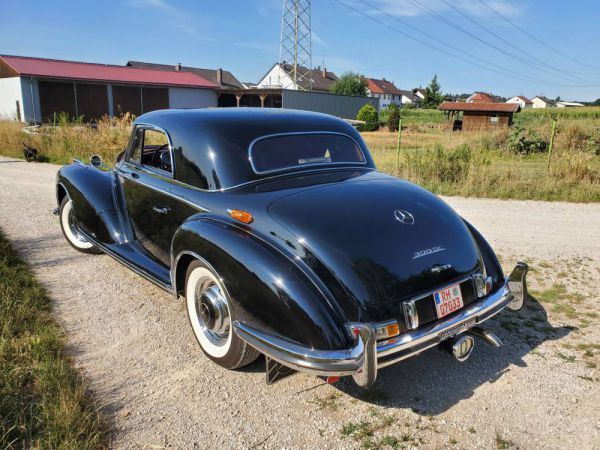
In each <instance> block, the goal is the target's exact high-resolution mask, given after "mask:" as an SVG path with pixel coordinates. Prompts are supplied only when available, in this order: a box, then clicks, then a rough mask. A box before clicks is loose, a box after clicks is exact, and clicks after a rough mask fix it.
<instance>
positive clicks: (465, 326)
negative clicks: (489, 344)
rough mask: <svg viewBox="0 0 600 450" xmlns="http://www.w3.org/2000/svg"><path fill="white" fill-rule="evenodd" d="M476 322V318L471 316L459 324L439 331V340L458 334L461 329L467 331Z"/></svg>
mask: <svg viewBox="0 0 600 450" xmlns="http://www.w3.org/2000/svg"><path fill="white" fill-rule="evenodd" d="M476 323H477V319H476V318H475V317H473V318H472V319H469V320H467V321H466V322H463V323H461V324H460V325H457V326H455V327H454V328H450V329H449V330H446V331H444V332H443V333H440V335H439V337H440V341H443V340H444V339H448V338H451V337H452V336H455V335H457V334H460V333H462V332H463V331H467V330H468V329H469V328H471V327H472V326H473V325H475V324H476Z"/></svg>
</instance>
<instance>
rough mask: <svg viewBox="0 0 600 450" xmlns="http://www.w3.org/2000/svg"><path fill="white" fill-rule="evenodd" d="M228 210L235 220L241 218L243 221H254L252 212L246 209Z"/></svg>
mask: <svg viewBox="0 0 600 450" xmlns="http://www.w3.org/2000/svg"><path fill="white" fill-rule="evenodd" d="M227 212H228V213H229V215H230V216H231V217H232V218H234V219H235V220H239V221H240V222H243V223H252V221H253V220H254V217H253V216H252V214H250V213H249V212H246V211H242V210H241V209H228V210H227Z"/></svg>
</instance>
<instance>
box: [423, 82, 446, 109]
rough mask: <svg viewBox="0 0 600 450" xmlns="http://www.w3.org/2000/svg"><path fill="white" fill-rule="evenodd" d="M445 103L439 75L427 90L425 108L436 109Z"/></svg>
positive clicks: (424, 100)
mask: <svg viewBox="0 0 600 450" xmlns="http://www.w3.org/2000/svg"><path fill="white" fill-rule="evenodd" d="M443 101H444V96H443V95H442V87H441V86H440V83H438V79H437V74H436V75H434V76H433V80H431V83H429V86H427V88H426V89H425V98H424V99H423V108H429V109H435V108H437V107H438V106H440V105H441V103H442V102H443Z"/></svg>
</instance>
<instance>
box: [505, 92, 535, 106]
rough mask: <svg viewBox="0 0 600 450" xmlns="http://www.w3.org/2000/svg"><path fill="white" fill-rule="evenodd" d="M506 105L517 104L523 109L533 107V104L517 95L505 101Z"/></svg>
mask: <svg viewBox="0 0 600 450" xmlns="http://www.w3.org/2000/svg"><path fill="white" fill-rule="evenodd" d="M506 103H517V104H519V105H521V108H523V109H524V108H531V107H532V106H533V102H532V101H531V100H529V99H528V98H527V97H525V96H523V95H517V96H515V97H513V98H509V99H508V100H506Z"/></svg>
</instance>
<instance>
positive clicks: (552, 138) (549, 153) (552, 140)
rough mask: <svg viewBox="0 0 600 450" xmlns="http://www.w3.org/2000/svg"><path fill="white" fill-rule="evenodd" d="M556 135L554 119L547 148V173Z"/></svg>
mask: <svg viewBox="0 0 600 450" xmlns="http://www.w3.org/2000/svg"><path fill="white" fill-rule="evenodd" d="M555 134H556V118H553V119H552V132H551V134H550V146H549V147H548V172H549V171H550V158H552V149H553V148H554V135H555Z"/></svg>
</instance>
